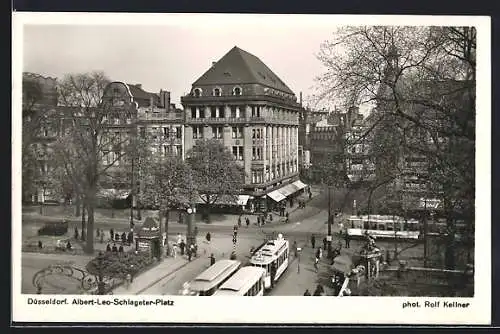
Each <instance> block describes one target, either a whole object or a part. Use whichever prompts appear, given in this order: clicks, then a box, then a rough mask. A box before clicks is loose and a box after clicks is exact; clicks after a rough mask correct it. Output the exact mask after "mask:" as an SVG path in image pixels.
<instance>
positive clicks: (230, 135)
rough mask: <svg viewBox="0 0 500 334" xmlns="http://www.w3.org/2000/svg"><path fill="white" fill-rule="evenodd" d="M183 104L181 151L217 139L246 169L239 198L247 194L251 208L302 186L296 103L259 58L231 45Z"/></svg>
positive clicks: (194, 85)
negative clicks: (182, 147)
mask: <svg viewBox="0 0 500 334" xmlns="http://www.w3.org/2000/svg"><path fill="white" fill-rule="evenodd" d="M181 101H182V104H183V106H184V110H185V137H184V139H185V151H186V152H188V151H189V150H190V149H191V148H192V147H193V146H194V145H196V142H197V141H198V140H203V139H211V138H215V139H218V140H220V142H221V143H223V144H224V146H226V147H227V148H228V149H229V150H230V151H231V152H232V153H233V155H234V159H235V160H236V161H237V163H238V164H240V165H241V166H243V167H244V170H245V174H246V176H245V180H244V184H245V186H244V191H243V193H242V194H240V195H247V196H249V197H246V198H248V199H249V202H248V203H245V204H248V206H249V207H250V210H264V209H266V208H267V207H268V206H270V205H272V204H273V202H280V201H282V200H283V199H285V198H287V197H289V196H292V195H293V194H294V193H296V192H297V191H298V190H301V189H303V188H304V187H305V185H303V184H301V182H300V181H299V161H298V125H299V111H300V104H299V103H297V98H296V96H295V94H294V93H293V92H292V91H291V90H290V88H288V86H287V85H286V84H285V83H284V82H283V81H282V80H281V79H280V78H278V76H277V75H276V74H274V73H273V72H272V71H271V70H270V69H269V68H268V67H267V66H266V65H265V64H264V63H263V62H262V61H261V60H260V59H259V58H257V57H256V56H254V55H252V54H250V53H248V52H246V51H244V50H241V49H240V48H238V47H234V48H233V49H231V50H230V51H229V52H228V53H227V54H226V55H225V56H223V57H222V58H221V59H220V60H219V61H217V62H215V63H213V64H212V67H211V68H210V69H208V70H207V71H206V72H205V73H204V74H203V75H202V76H201V77H200V78H199V79H198V80H196V81H195V82H194V83H193V84H192V88H191V92H190V93H189V94H188V95H187V96H184V97H182V98H181ZM297 181H299V183H297ZM293 183H295V185H296V186H294V185H293ZM285 187H286V188H285Z"/></svg>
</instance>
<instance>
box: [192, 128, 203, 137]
mask: <svg viewBox="0 0 500 334" xmlns="http://www.w3.org/2000/svg"><path fill="white" fill-rule="evenodd" d="M202 138H203V128H202V127H201V126H193V139H202Z"/></svg>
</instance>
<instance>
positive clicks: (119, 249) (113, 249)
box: [106, 243, 124, 253]
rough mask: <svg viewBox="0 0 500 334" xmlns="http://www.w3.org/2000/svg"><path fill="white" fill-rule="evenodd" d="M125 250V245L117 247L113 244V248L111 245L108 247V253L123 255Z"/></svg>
mask: <svg viewBox="0 0 500 334" xmlns="http://www.w3.org/2000/svg"><path fill="white" fill-rule="evenodd" d="M123 250H124V249H123V245H120V247H116V244H115V243H113V247H111V246H110V245H109V244H107V245H106V252H112V253H123Z"/></svg>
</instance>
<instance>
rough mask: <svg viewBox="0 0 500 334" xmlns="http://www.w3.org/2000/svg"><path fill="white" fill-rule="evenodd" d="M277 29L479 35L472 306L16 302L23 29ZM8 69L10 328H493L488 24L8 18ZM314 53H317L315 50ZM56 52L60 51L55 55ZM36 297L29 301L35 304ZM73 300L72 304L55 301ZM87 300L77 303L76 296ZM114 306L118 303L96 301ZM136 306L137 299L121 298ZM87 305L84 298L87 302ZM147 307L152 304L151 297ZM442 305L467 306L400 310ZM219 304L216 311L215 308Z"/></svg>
mask: <svg viewBox="0 0 500 334" xmlns="http://www.w3.org/2000/svg"><path fill="white" fill-rule="evenodd" d="M271 21H272V23H273V24H276V25H277V26H279V27H280V28H286V27H287V26H290V25H294V26H296V25H297V24H300V25H304V26H306V25H310V26H314V25H324V24H328V25H329V26H331V22H332V21H334V22H335V24H336V25H339V26H340V25H384V24H385V25H387V24H391V25H440V26H442V25H446V26H453V25H457V26H459V25H462V26H464V25H467V26H476V27H477V36H478V41H477V43H478V47H477V109H476V110H477V120H476V129H478V130H479V131H476V136H477V141H476V154H477V156H476V199H477V200H476V222H477V224H476V226H477V227H478V228H477V229H476V251H475V264H476V266H475V267H476V281H475V297H474V298H457V299H454V298H451V299H450V298H399V297H397V298H396V297H383V298H373V297H351V298H341V299H339V298H331V297H316V298H305V297H263V298H234V297H233V298H230V299H227V298H223V297H220V298H216V297H211V298H196V297H194V298H196V299H190V298H193V297H177V296H176V297H172V298H171V299H172V300H174V301H175V306H174V307H172V306H163V307H161V306H158V307H153V308H152V307H151V306H149V307H146V306H144V307H131V306H129V307H122V306H116V307H110V306H100V307H99V306H78V307H76V306H73V307H72V306H70V305H68V306H43V307H40V306H39V305H27V302H26V301H27V299H28V298H29V297H30V296H28V295H21V293H20V292H21V279H20V275H21V273H20V271H21V266H20V264H21V252H20V250H21V228H19V227H20V226H21V223H20V221H19V220H20V216H21V206H20V203H21V191H20V190H21V188H20V186H19V185H20V184H21V152H20V147H21V87H20V83H21V82H22V59H23V56H22V54H23V25H25V24H71V25H77V24H85V25H91V24H93V25H132V24H133V25H163V26H165V25H191V24H193V23H198V24H210V25H212V26H213V25H214V24H215V25H219V24H221V25H231V24H232V23H238V24H251V25H255V26H256V27H258V26H260V24H264V23H265V24H270V22H271ZM12 24H13V45H12V46H13V66H12V87H13V94H12V99H13V100H12V102H13V112H12V116H13V117H12V126H13V131H12V145H13V156H12V157H13V160H12V171H13V174H12V176H13V178H12V195H13V201H12V212H13V219H12V226H13V229H12V254H13V255H12V256H13V258H12V275H13V277H12V278H13V279H12V282H13V289H12V292H13V294H12V295H13V313H12V314H13V315H12V320H14V321H22V322H57V321H64V322H110V321H112V322H126V323H131V322H135V323H140V322H162V323H163V322H167V323H168V322H177V323H184V322H205V323H211V322H215V323H220V322H228V323H234V322H241V323H254V322H257V323H309V324H313V323H321V324H342V323H355V324H361V323H379V324H419V323H423V324H489V323H490V321H491V319H490V318H491V307H490V305H491V268H490V265H491V242H490V236H491V217H490V212H491V210H490V209H491V204H490V201H491V193H490V183H491V176H490V175H491V170H490V152H491V147H490V138H491V133H490V129H491V127H490V114H491V75H490V73H491V57H490V52H491V49H490V41H491V36H490V31H491V22H490V18H489V17H477V16H476V17H474V16H388V15H384V16H369V15H357V16H356V15H246V14H245V15H242V14H233V15H231V14H108V13H107V14H96V13H19V12H15V13H13V20H12ZM318 47H319V46H318ZM54 52H57V50H54ZM32 297H33V296H32ZM54 297H56V298H64V297H67V298H71V296H54ZM76 297H79V298H84V297H82V296H76ZM99 298H100V300H105V299H108V300H113V299H114V298H117V296H110V297H99ZM118 298H119V297H118ZM124 298H129V299H133V300H140V299H142V297H124ZM87 299H88V298H87ZM147 299H149V300H155V299H156V298H153V297H150V298H147ZM425 300H429V301H435V300H442V301H444V300H447V301H465V302H470V303H471V305H470V307H468V308H466V309H444V308H437V309H431V308H423V307H422V308H419V309H415V308H413V309H408V308H407V309H403V308H402V307H401V306H402V303H403V302H405V301H420V303H421V304H422V303H423V302H424V301H425ZM215 303H220V306H221V307H214V305H215Z"/></svg>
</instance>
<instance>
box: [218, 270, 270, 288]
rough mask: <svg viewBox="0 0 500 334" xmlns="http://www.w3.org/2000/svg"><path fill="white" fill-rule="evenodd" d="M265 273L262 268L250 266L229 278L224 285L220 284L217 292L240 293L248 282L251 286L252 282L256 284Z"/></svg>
mask: <svg viewBox="0 0 500 334" xmlns="http://www.w3.org/2000/svg"><path fill="white" fill-rule="evenodd" d="M265 273H266V271H265V270H264V269H263V268H259V267H252V266H248V267H243V268H241V269H240V270H238V271H237V272H236V273H235V274H234V275H233V276H231V278H230V279H228V280H227V281H226V282H225V283H224V284H222V286H221V287H220V288H219V290H221V291H224V290H230V291H240V290H241V289H243V288H244V287H245V286H246V285H248V284H249V282H252V285H253V284H254V282H256V281H257V280H258V279H259V278H260V277H261V276H263V275H264V274H265Z"/></svg>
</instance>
